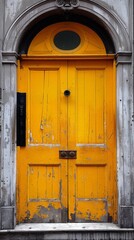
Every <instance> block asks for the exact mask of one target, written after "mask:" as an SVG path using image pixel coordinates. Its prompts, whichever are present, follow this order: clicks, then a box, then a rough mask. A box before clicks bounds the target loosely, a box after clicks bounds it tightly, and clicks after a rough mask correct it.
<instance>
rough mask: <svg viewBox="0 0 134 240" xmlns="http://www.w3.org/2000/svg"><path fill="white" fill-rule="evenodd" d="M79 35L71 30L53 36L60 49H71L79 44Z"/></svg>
mask: <svg viewBox="0 0 134 240" xmlns="http://www.w3.org/2000/svg"><path fill="white" fill-rule="evenodd" d="M80 41H81V40H80V36H79V35H78V34H77V33H76V32H73V31H62V32H59V33H57V34H56V36H55V37H54V44H55V46H56V47H57V48H59V49H62V50H73V49H75V48H77V47H78V46H79V44H80Z"/></svg>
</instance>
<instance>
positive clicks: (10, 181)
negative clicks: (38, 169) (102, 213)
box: [1, 0, 133, 229]
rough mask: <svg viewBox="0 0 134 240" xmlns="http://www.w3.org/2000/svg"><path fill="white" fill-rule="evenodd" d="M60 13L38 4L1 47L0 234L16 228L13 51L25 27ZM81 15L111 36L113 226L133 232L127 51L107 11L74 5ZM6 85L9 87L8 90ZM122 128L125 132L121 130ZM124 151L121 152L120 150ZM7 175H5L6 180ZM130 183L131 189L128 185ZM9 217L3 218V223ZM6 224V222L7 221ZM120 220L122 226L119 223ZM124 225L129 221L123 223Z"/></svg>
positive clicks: (23, 16) (124, 39) (122, 35)
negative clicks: (114, 155) (114, 167)
mask: <svg viewBox="0 0 134 240" xmlns="http://www.w3.org/2000/svg"><path fill="white" fill-rule="evenodd" d="M58 11H62V10H61V9H59V8H58V7H57V5H56V1H54V0H51V1H49V3H48V1H45V0H44V1H42V2H40V3H37V4H35V5H32V6H31V7H30V8H28V9H27V10H26V11H24V12H23V13H22V14H21V15H20V16H19V17H18V18H17V19H16V20H15V21H14V23H13V24H12V25H11V26H10V28H9V30H8V32H7V34H6V36H5V40H4V45H3V52H2V57H3V59H2V60H3V96H4V104H3V123H4V124H3V126H2V132H3V133H2V138H3V141H2V142H3V146H2V164H1V165H2V193H1V194H2V207H1V219H2V229H7V228H14V225H15V205H16V203H15V201H16V200H15V199H16V198H15V186H16V184H15V181H16V177H15V175H16V170H15V169H16V163H15V159H16V158H15V155H16V151H15V145H16V137H15V132H16V130H15V118H16V117H15V116H16V113H15V112H16V111H15V106H16V78H17V76H16V63H17V58H18V48H19V44H20V43H21V39H22V36H23V34H24V33H25V32H26V29H27V28H28V26H29V25H31V24H32V25H33V24H34V23H35V21H36V20H37V19H40V18H42V17H43V16H48V15H51V16H52V15H54V14H57V12H58ZM75 11H76V12H80V13H81V15H83V16H84V15H85V16H86V15H88V14H90V15H91V16H94V18H96V19H98V20H100V22H101V26H102V29H103V28H104V29H106V30H107V32H108V33H109V34H110V36H111V38H112V40H113V43H114V47H115V51H116V54H115V56H116V59H117V68H116V69H117V161H118V180H119V181H118V197H119V202H118V206H119V208H118V209H119V214H118V216H119V217H118V222H119V224H120V226H122V227H132V226H133V206H132V202H131V201H132V200H131V196H132V189H131V185H132V186H133V182H132V181H133V177H132V170H131V169H132V168H131V166H132V165H131V160H132V154H131V152H132V150H131V149H132V135H131V132H132V125H131V120H130V119H132V96H133V93H132V87H130V86H131V85H132V78H131V76H130V74H131V73H130V66H131V47H130V41H129V37H128V34H127V32H126V29H125V27H124V25H123V22H122V21H121V20H120V19H119V17H118V16H115V15H114V14H113V13H112V12H111V11H110V9H108V7H107V6H106V5H103V4H102V3H101V4H98V3H96V2H95V1H94V0H90V1H89V2H87V1H86V0H83V1H79V5H78V6H77V8H76V9H75ZM9 83H10V84H9ZM124 126H125V127H124ZM124 146H125V148H124ZM9 173H10V174H9ZM130 183H131V185H130ZM7 216H8V217H7ZM7 219H8V220H7ZM123 219H125V221H124V220H123ZM126 219H129V221H127V220H126Z"/></svg>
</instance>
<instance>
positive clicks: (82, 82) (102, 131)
mask: <svg viewBox="0 0 134 240" xmlns="http://www.w3.org/2000/svg"><path fill="white" fill-rule="evenodd" d="M18 78H19V80H18V92H25V93H26V103H27V104H26V109H27V110H26V146H25V147H18V149H17V155H18V156H17V173H18V174H17V220H18V222H67V221H70V222H92V221H97V222H107V221H112V220H113V221H115V220H116V185H115V181H116V174H115V172H116V168H115V166H116V165H115V147H116V146H115V79H114V75H113V61H112V60H101V61H97V60H92V61H91V60H82V61H79V60H78V61H71V60H70V61H66V60H65V61H37V62H36V61H22V62H21V66H20V70H19V76H18ZM65 90H68V92H67V93H70V95H68V96H67V95H66V92H65ZM69 150H70V151H71V152H73V151H74V152H75V153H76V156H75V157H69V155H68V157H66V153H67V154H68V151H69ZM74 152H73V153H74ZM64 153H65V154H64ZM70 156H71V155H70Z"/></svg>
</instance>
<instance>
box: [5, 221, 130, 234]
mask: <svg viewBox="0 0 134 240" xmlns="http://www.w3.org/2000/svg"><path fill="white" fill-rule="evenodd" d="M126 230H127V231H132V230H133V231H134V229H132V228H120V227H118V226H117V225H116V224H113V223H25V224H24V223H23V224H19V225H16V227H15V229H12V230H3V231H7V232H50V231H51V232H63V231H65V232H78V231H108V232H109V231H114V232H115V231H126Z"/></svg>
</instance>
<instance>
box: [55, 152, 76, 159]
mask: <svg viewBox="0 0 134 240" xmlns="http://www.w3.org/2000/svg"><path fill="white" fill-rule="evenodd" d="M59 158H60V159H76V158H77V152H76V151H74V150H71V151H64V150H63V151H62V150H61V151H59Z"/></svg>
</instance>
